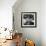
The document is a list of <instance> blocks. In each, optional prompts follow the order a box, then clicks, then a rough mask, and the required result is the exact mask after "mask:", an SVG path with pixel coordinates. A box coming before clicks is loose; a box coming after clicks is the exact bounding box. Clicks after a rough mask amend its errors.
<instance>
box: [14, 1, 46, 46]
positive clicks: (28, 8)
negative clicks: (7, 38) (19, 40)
mask: <svg viewBox="0 0 46 46" xmlns="http://www.w3.org/2000/svg"><path fill="white" fill-rule="evenodd" d="M44 2H45V1H44ZM44 2H43V0H22V2H21V0H20V1H19V0H18V2H16V3H15V4H14V6H13V14H14V20H15V21H14V24H15V31H16V30H17V31H18V32H22V33H23V37H24V39H26V38H27V39H31V40H33V41H34V42H35V44H36V46H46V44H45V42H43V41H45V40H43V39H42V38H43V36H44V35H45V34H44V33H45V32H44V33H43V30H44V28H45V27H44V26H45V25H43V24H44V23H43V21H44V20H45V19H44V18H43V15H44V12H45V11H44V12H43V8H44V7H43V6H44V5H45V4H44ZM21 12H37V27H36V28H21ZM42 20H43V21H42ZM44 22H45V21H44ZM43 34H44V35H43ZM44 39H45V37H44ZM41 44H42V45H41Z"/></svg>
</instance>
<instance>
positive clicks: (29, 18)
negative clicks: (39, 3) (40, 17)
mask: <svg viewBox="0 0 46 46" xmlns="http://www.w3.org/2000/svg"><path fill="white" fill-rule="evenodd" d="M21 27H37V12H21Z"/></svg>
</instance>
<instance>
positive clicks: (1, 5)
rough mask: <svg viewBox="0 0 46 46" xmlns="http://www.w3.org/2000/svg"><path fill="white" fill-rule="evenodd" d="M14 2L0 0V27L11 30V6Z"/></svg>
mask: <svg viewBox="0 0 46 46" xmlns="http://www.w3.org/2000/svg"><path fill="white" fill-rule="evenodd" d="M15 2H16V0H0V27H7V28H9V29H12V6H13V4H14V3H15Z"/></svg>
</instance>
